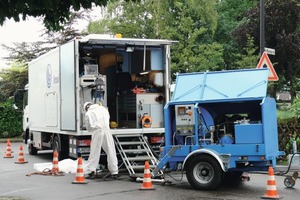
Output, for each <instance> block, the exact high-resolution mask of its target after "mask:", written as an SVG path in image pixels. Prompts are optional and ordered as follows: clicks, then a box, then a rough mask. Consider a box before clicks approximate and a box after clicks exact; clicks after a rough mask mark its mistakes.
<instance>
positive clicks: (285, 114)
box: [277, 110, 295, 123]
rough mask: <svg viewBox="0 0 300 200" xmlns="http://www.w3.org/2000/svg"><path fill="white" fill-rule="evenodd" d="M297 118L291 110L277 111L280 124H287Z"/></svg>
mask: <svg viewBox="0 0 300 200" xmlns="http://www.w3.org/2000/svg"><path fill="white" fill-rule="evenodd" d="M294 118H295V115H294V113H292V112H290V111H289V110H277V119H278V123H283V122H287V121H290V120H293V119H294Z"/></svg>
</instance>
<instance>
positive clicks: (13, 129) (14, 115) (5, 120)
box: [0, 99, 22, 138]
mask: <svg viewBox="0 0 300 200" xmlns="http://www.w3.org/2000/svg"><path fill="white" fill-rule="evenodd" d="M12 106H13V101H12V99H10V100H8V101H5V102H0V138H7V137H10V138H11V137H17V136H20V135H21V134H22V113H21V112H17V111H16V110H14V109H13V107H12Z"/></svg>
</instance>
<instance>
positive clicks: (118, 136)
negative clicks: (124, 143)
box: [114, 134, 141, 138]
mask: <svg viewBox="0 0 300 200" xmlns="http://www.w3.org/2000/svg"><path fill="white" fill-rule="evenodd" d="M140 136H141V134H133V135H129V134H128V135H127V134H125V135H114V137H116V138H125V137H126V138H129V137H136V138H137V137H140Z"/></svg>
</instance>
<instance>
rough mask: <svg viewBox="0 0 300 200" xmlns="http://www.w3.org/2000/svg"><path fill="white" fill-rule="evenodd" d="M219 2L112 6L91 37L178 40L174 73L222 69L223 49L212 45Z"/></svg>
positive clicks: (174, 49)
mask: <svg viewBox="0 0 300 200" xmlns="http://www.w3.org/2000/svg"><path fill="white" fill-rule="evenodd" d="M216 2H217V1H206V0H186V1H181V0H166V1H152V0H145V1H139V2H133V1H128V2H125V1H119V2H113V3H109V4H108V6H107V10H106V14H105V16H104V19H102V20H100V21H96V22H91V23H90V24H89V27H88V32H89V33H111V34H116V33H122V35H123V36H124V37H137V38H157V39H159V38H164V39H170V40H178V41H179V44H177V45H176V46H174V47H172V72H173V73H176V72H186V71H189V72H191V71H203V70H207V69H218V70H220V69H223V68H224V67H223V60H222V57H223V48H222V45H219V44H218V43H213V34H214V33H215V30H216V27H217V13H216V10H215V6H216Z"/></svg>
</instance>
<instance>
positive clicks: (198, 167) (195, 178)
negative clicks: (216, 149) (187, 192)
mask: <svg viewBox="0 0 300 200" xmlns="http://www.w3.org/2000/svg"><path fill="white" fill-rule="evenodd" d="M186 176H187V179H188V182H189V183H190V184H191V186H193V187H194V188H196V189H200V190H212V189H215V188H216V187H218V186H219V185H220V183H221V182H222V180H223V176H224V173H223V170H222V169H221V166H220V164H219V163H218V162H217V160H216V159H215V158H213V157H211V156H208V155H198V156H196V157H194V158H192V160H191V161H190V163H189V165H188V166H187V168H186Z"/></svg>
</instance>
